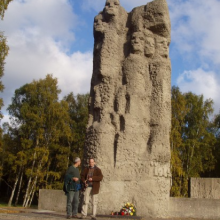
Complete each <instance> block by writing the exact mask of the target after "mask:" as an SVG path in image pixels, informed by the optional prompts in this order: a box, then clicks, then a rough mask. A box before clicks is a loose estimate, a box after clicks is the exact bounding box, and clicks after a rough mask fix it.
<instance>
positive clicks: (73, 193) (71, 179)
mask: <svg viewBox="0 0 220 220" xmlns="http://www.w3.org/2000/svg"><path fill="white" fill-rule="evenodd" d="M80 164H81V160H80V158H79V157H76V158H75V159H74V164H73V165H72V166H70V167H69V168H68V170H67V172H66V175H65V180H64V189H65V192H66V195H67V209H66V210H67V219H71V218H78V216H77V213H78V204H79V189H80V175H79V168H78V167H79V166H80Z"/></svg>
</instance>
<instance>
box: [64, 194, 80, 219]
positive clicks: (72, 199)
mask: <svg viewBox="0 0 220 220" xmlns="http://www.w3.org/2000/svg"><path fill="white" fill-rule="evenodd" d="M78 205H79V191H69V192H68V193H67V216H72V215H76V214H77V213H78Z"/></svg>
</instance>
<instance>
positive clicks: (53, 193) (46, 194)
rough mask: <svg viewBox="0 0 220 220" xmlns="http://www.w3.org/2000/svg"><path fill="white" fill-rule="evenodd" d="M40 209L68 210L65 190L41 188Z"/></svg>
mask: <svg viewBox="0 0 220 220" xmlns="http://www.w3.org/2000/svg"><path fill="white" fill-rule="evenodd" d="M38 209H41V210H51V211H56V212H66V196H65V193H64V192H63V190H48V189H40V190H39V200H38Z"/></svg>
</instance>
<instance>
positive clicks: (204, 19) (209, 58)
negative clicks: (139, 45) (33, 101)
mask: <svg viewBox="0 0 220 220" xmlns="http://www.w3.org/2000/svg"><path fill="white" fill-rule="evenodd" d="M149 1H150V0H135V1H133V0H121V5H122V6H123V7H124V8H125V9H126V10H127V11H128V12H130V11H131V10H132V9H133V8H134V7H137V6H140V5H144V4H146V3H147V2H149ZM167 2H168V6H169V9H170V18H171V25H172V42H171V45H170V58H171V62H172V85H176V86H179V87H180V89H181V91H183V92H188V91H192V92H194V93H196V94H203V95H204V97H205V98H206V99H207V98H212V99H213V100H214V102H215V105H214V108H215V113H219V110H220V99H219V98H218V96H219V94H220V87H219V86H218V85H220V42H219V41H220V26H219V22H220V13H219V11H220V0H208V1H207V0H167ZM104 4H105V0H37V1H36V0H13V1H12V2H11V3H10V4H9V7H8V10H7V11H6V14H5V18H4V21H0V30H1V31H4V32H5V35H6V36H7V38H8V44H9V46H10V53H9V56H8V57H7V59H6V66H5V76H4V77H3V78H2V80H3V83H4V85H5V87H6V88H5V90H4V92H3V93H2V95H1V96H2V97H3V99H4V103H5V107H4V108H3V113H4V115H5V118H4V120H3V122H4V121H6V120H7V119H8V116H7V112H6V108H7V106H8V105H9V104H10V102H11V97H12V96H13V93H14V90H15V89H17V88H19V87H20V86H22V85H24V84H25V83H29V82H31V81H32V80H33V79H39V78H44V77H45V76H46V74H48V73H52V74H53V75H54V76H55V77H57V78H58V82H59V87H60V88H61V90H62V96H64V95H67V94H68V93H70V92H72V91H73V92H74V93H75V94H77V93H86V92H89V90H90V80H91V75H92V56H93V55H92V53H93V18H94V16H95V15H97V14H98V12H99V11H101V10H102V9H103V7H104Z"/></svg>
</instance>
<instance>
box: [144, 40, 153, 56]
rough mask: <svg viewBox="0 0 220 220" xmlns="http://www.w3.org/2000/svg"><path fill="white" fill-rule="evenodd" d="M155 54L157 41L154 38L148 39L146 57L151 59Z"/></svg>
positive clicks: (146, 41)
mask: <svg viewBox="0 0 220 220" xmlns="http://www.w3.org/2000/svg"><path fill="white" fill-rule="evenodd" d="M154 52H155V41H154V38H153V37H147V38H146V40H145V55H146V56H147V57H151V56H153V55H154Z"/></svg>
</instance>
